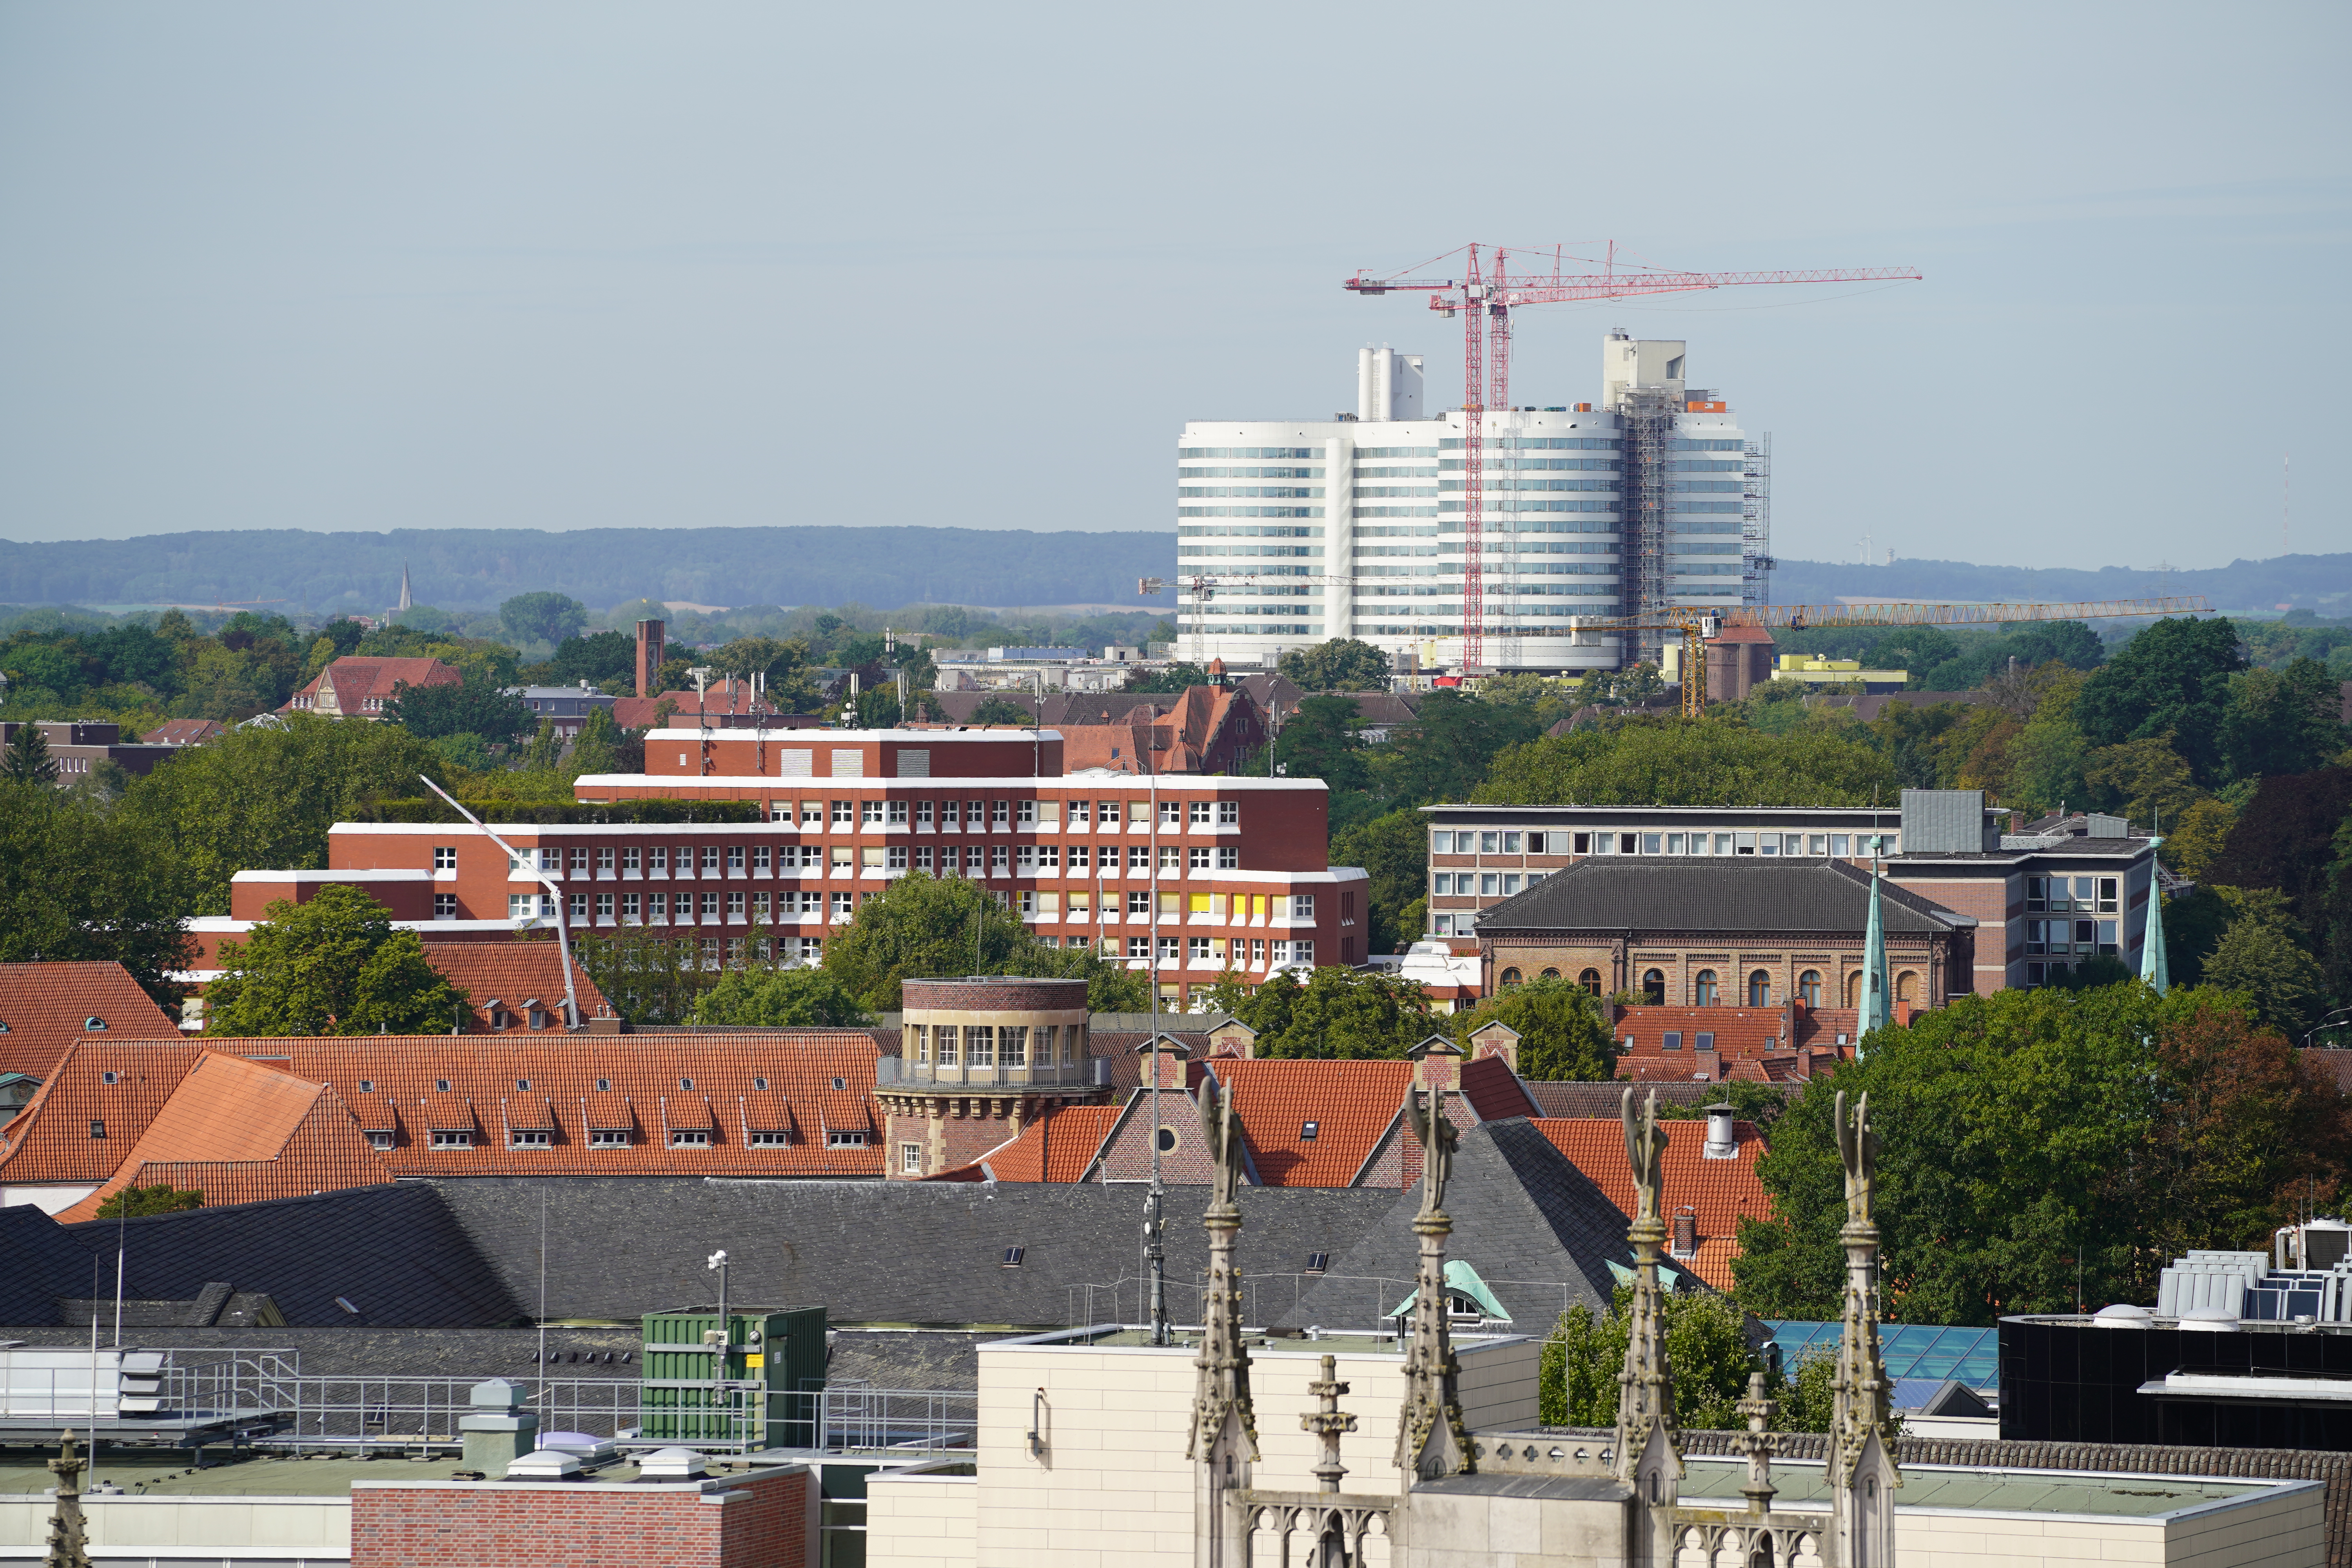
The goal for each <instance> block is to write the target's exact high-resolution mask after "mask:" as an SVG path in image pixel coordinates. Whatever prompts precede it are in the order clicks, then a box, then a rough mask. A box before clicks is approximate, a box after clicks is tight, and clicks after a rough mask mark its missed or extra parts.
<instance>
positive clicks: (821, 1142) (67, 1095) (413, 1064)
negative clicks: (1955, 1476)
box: [0, 1029, 882, 1184]
mask: <svg viewBox="0 0 2352 1568" xmlns="http://www.w3.org/2000/svg"><path fill="white" fill-rule="evenodd" d="M205 1050H213V1051H218V1052H221V1053H224V1054H226V1055H229V1056H233V1057H239V1058H251V1059H255V1060H259V1061H262V1062H265V1063H267V1064H268V1065H270V1066H273V1067H276V1068H278V1070H280V1071H282V1072H286V1073H289V1074H291V1075H292V1076H293V1077H295V1078H298V1079H305V1080H307V1081H309V1082H312V1083H324V1084H331V1085H332V1086H333V1088H334V1089H335V1092H336V1094H337V1096H338V1097H339V1099H340V1100H341V1101H342V1103H344V1104H345V1105H347V1106H348V1107H349V1108H350V1110H351V1112H352V1115H353V1117H354V1118H355V1119H356V1120H357V1121H358V1124H359V1125H360V1126H361V1127H362V1128H363V1129H365V1130H367V1131H387V1132H391V1133H392V1134H393V1135H394V1142H393V1147H392V1148H391V1149H390V1150H388V1151H386V1152H384V1154H383V1159H384V1161H385V1163H386V1165H387V1166H388V1167H389V1169H390V1170H391V1171H392V1173H394V1175H395V1176H420V1175H442V1176H463V1175H481V1176H490V1175H496V1176H511V1175H589V1174H593V1175H736V1176H753V1175H759V1176H835V1177H854V1176H879V1175H881V1174H882V1151H881V1149H880V1148H879V1147H878V1146H877V1143H876V1142H875V1140H874V1139H873V1137H872V1130H873V1116H872V1110H871V1105H872V1099H873V1093H874V1062H875V1058H877V1056H878V1055H879V1054H880V1053H879V1051H878V1049H877V1046H876V1043H875V1040H874V1037H872V1036H871V1035H869V1034H867V1033H866V1032H865V1031H863V1030H856V1029H831V1030H827V1029H811V1030H805V1031H794V1032H790V1033H786V1032H774V1033H767V1034H760V1035H567V1036H563V1037H552V1036H537V1037H534V1036H529V1035H520V1036H508V1037H485V1036H481V1035H457V1036H452V1035H398V1036H373V1037H351V1038H321V1039H290V1040H273V1039H226V1038H215V1037H207V1038H205V1040H204V1041H203V1042H202V1043H201V1045H199V1044H198V1043H196V1042H194V1041H182V1040H156V1041H138V1042H131V1041H109V1042H107V1043H105V1044H104V1045H97V1044H94V1043H92V1042H89V1041H84V1042H82V1043H81V1044H80V1045H78V1046H76V1047H74V1048H73V1049H72V1051H71V1052H70V1053H69V1054H68V1057H67V1058H66V1060H65V1062H64V1064H63V1065H62V1067H61V1068H60V1070H59V1071H58V1074H57V1076H56V1078H55V1079H54V1080H53V1081H52V1082H50V1083H48V1084H45V1085H44V1086H43V1087H42V1089H41V1092H40V1093H39V1094H37V1095H36V1096H35V1097H34V1099H33V1101H32V1103H31V1104H30V1105H28V1106H26V1108H25V1110H23V1111H22V1112H20V1113H19V1114H18V1115H17V1117H16V1120H15V1121H10V1122H8V1123H7V1124H5V1127H0V1147H5V1151H6V1152H5V1153H0V1181H5V1182H9V1183H12V1184H15V1183H32V1184H40V1183H68V1182H92V1183H95V1182H102V1181H104V1180H106V1179H107V1178H108V1177H110V1176H111V1175H112V1174H113V1173H114V1167H115V1165H116V1164H117V1163H120V1161H121V1158H122V1156H123V1154H124V1153H126V1152H128V1151H129V1150H130V1149H131V1146H132V1145H133V1144H134V1143H136V1142H137V1141H138V1140H139V1138H140V1137H141V1135H142V1133H143V1132H144V1131H145V1130H146V1129H147V1127H148V1126H149V1125H150V1123H152V1121H153V1120H154V1118H155V1117H156V1115H157V1114H158V1113H159V1111H160V1110H161V1109H162V1107H163V1101H164V1100H165V1099H166V1098H167V1097H168V1096H169V1095H170V1093H171V1092H172V1090H173V1089H175V1088H176V1087H177V1086H178V1084H179V1082H180V1079H181V1078H182V1077H183V1076H184V1074H185V1073H186V1072H187V1071H188V1069H189V1068H190V1067H191V1066H193V1065H194V1060H195V1058H198V1057H199V1056H201V1055H202V1054H203V1052H204V1051H205ZM102 1071H114V1072H116V1073H117V1074H118V1076H119V1079H120V1081H119V1082H118V1083H116V1084H112V1085H107V1084H103V1083H102V1082H101V1079H100V1074H101V1072H102ZM681 1079H686V1080H690V1081H691V1082H692V1084H693V1086H694V1087H693V1088H692V1089H685V1088H681V1087H680V1080H681ZM836 1083H837V1084H839V1085H840V1086H841V1087H839V1088H838V1089H836V1088H835V1087H834V1086H835V1084H836ZM443 1084H446V1085H447V1086H448V1087H447V1088H446V1089H444V1088H442V1087H441V1086H442V1085H443ZM600 1084H601V1085H603V1086H604V1087H601V1088H600V1087H599V1085H600ZM755 1095H780V1096H782V1098H783V1100H786V1101H787V1102H788V1103H789V1104H790V1106H791V1107H792V1110H793V1126H792V1127H791V1128H790V1129H789V1131H791V1133H792V1139H791V1142H788V1143H785V1144H782V1145H774V1144H759V1145H753V1144H751V1142H750V1141H749V1140H748V1138H747V1137H746V1135H745V1128H744V1121H745V1119H746V1117H747V1116H748V1114H749V1110H748V1107H749V1102H750V1101H751V1098H752V1097H753V1096H755ZM706 1103H707V1106H708V1109H707V1110H705V1105H706ZM771 1103H772V1102H771ZM666 1115H667V1127H670V1128H677V1127H679V1126H681V1125H684V1126H689V1127H700V1126H702V1125H704V1124H705V1123H706V1120H707V1123H708V1125H709V1129H710V1141H709V1144H708V1145H707V1146H686V1147H672V1146H671V1145H670V1144H669V1142H668V1141H667V1138H666V1136H665V1131H666V1129H665V1121H664V1118H665V1116H666ZM100 1117H104V1118H105V1119H106V1120H107V1136H106V1138H104V1139H103V1140H92V1139H90V1138H89V1135H88V1122H89V1121H90V1120H93V1119H97V1118H100ZM550 1119H551V1120H552V1122H553V1128H552V1131H553V1132H554V1136H553V1138H552V1139H551V1142H550V1144H549V1146H547V1147H545V1148H514V1147H511V1146H510V1141H509V1136H508V1135H509V1133H510V1132H512V1131H517V1130H518V1128H519V1126H520V1128H521V1129H524V1130H528V1129H530V1128H533V1127H537V1126H541V1125H544V1124H545V1122H546V1121H549V1120H550ZM604 1129H629V1130H631V1131H632V1136H631V1139H630V1141H629V1142H628V1143H627V1144H625V1145H624V1146H620V1147H614V1148H592V1147H590V1145H589V1139H588V1133H589V1132H590V1131H597V1130H604ZM827 1130H832V1131H844V1130H849V1131H866V1133H867V1134H868V1136H867V1140H866V1146H865V1147H862V1148H850V1147H839V1148H834V1147H828V1146H827V1142H826V1139H825V1136H824V1133H825V1131H827ZM435 1131H471V1132H472V1133H473V1134H474V1139H473V1143H472V1146H471V1147H467V1148H458V1147H443V1148H437V1149H436V1148H435V1147H433V1146H432V1140H431V1137H430V1134H431V1133H433V1132H435ZM751 1131H776V1130H775V1129H768V1128H754V1129H751ZM10 1135H13V1136H10Z"/></svg>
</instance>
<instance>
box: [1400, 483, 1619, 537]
mask: <svg viewBox="0 0 2352 1568" xmlns="http://www.w3.org/2000/svg"><path fill="white" fill-rule="evenodd" d="M1547 488H1551V487H1547ZM1465 504H1466V503H1465V502H1463V501H1458V500H1442V501H1439V502H1438V503H1437V510H1440V511H1460V510H1462V509H1463V507H1464V506H1465ZM1484 506H1485V510H1487V511H1494V512H1522V511H1609V512H1613V511H1616V510H1619V508H1618V504H1617V503H1616V502H1615V501H1613V500H1517V499H1516V498H1511V497H1505V498H1503V499H1501V500H1489V501H1486V502H1485V503H1484ZM1611 526H1612V531H1613V529H1614V527H1615V525H1614V524H1612V525H1611Z"/></svg>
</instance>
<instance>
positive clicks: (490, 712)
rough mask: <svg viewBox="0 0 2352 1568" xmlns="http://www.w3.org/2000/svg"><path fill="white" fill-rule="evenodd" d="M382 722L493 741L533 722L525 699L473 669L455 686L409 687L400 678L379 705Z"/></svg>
mask: <svg viewBox="0 0 2352 1568" xmlns="http://www.w3.org/2000/svg"><path fill="white" fill-rule="evenodd" d="M383 721H384V722H385V723H387V724H397V725H399V726H400V727H401V728H402V729H404V730H405V731H408V732H409V733H410V734H412V735H415V736H418V737H420V738H421V739H424V740H427V741H431V740H436V739H438V738H440V737H441V736H444V735H479V736H480V737H481V738H482V739H483V740H485V741H487V742H489V743H490V744H491V745H494V746H503V745H507V744H509V743H511V742H513V740H514V738H515V737H516V736H517V735H520V734H522V733H523V732H524V731H528V730H531V729H534V728H536V727H537V725H538V722H539V719H538V715H536V714H534V713H533V712H531V710H530V703H528V702H526V701H524V700H522V699H521V698H520V696H517V695H516V694H515V693H514V692H512V691H509V690H507V689H504V688H502V687H500V686H499V684H498V683H497V682H496V681H495V680H494V679H491V678H489V677H488V676H486V675H484V674H481V673H480V672H478V671H476V670H470V669H469V670H467V671H465V672H464V679H462V680H460V681H458V682H457V684H456V685H444V686H411V685H409V684H408V683H407V682H406V681H402V682H401V683H400V684H399V685H398V686H396V687H394V689H393V694H392V700H390V701H388V702H386V703H385V704H384V705H383Z"/></svg>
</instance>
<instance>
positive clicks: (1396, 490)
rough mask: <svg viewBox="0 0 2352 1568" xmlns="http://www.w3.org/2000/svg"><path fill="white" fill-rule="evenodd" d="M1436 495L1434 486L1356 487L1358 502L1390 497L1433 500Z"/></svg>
mask: <svg viewBox="0 0 2352 1568" xmlns="http://www.w3.org/2000/svg"><path fill="white" fill-rule="evenodd" d="M1436 494H1437V487H1436V486H1435V485H1358V486H1357V487H1356V499H1357V500H1382V499H1384V498H1392V497H1403V498H1405V499H1408V500H1410V499H1412V498H1413V497H1415V496H1429V497H1432V498H1434V497H1435V496H1436Z"/></svg>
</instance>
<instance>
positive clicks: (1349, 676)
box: [1276, 637, 1389, 691]
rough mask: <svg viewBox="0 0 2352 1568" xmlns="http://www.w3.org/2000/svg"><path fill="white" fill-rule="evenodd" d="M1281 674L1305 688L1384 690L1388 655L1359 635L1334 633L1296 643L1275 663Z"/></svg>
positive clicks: (1387, 672) (1387, 670)
mask: <svg viewBox="0 0 2352 1568" xmlns="http://www.w3.org/2000/svg"><path fill="white" fill-rule="evenodd" d="M1276 668H1277V669H1279V670H1280V672H1281V674H1282V676H1283V678H1284V679H1286V680H1288V681H1289V682H1290V683H1291V684H1292V685H1294V686H1297V687H1298V688H1299V689H1302V690H1306V691H1385V690H1387V689H1388V684H1389V656H1388V655H1387V654H1385V653H1382V652H1381V650H1380V649H1379V648H1376V647H1373V646H1372V645H1371V644H1370V643H1368V642H1365V641H1363V640H1362V639H1361V638H1359V637H1333V638H1332V639H1331V640H1330V641H1329V642H1323V643H1316V644H1314V645H1313V646H1311V647H1295V648H1292V649H1291V650H1290V651H1289V652H1287V653H1286V654H1284V655H1283V656H1282V660H1281V662H1280V664H1278V665H1277V666H1276Z"/></svg>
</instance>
